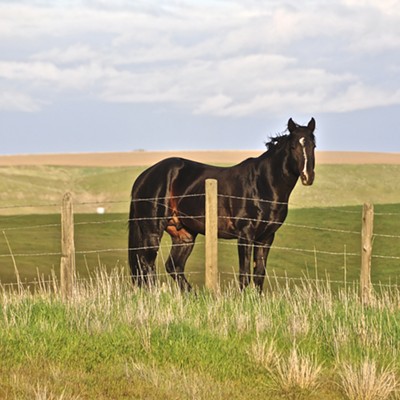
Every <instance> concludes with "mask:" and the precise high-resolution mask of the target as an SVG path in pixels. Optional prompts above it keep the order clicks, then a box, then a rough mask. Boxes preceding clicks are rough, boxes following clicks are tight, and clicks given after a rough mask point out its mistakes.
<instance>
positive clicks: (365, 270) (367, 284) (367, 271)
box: [0, 193, 400, 301]
mask: <svg viewBox="0 0 400 400" xmlns="http://www.w3.org/2000/svg"><path fill="white" fill-rule="evenodd" d="M194 196H196V197H200V196H201V197H204V196H205V193H203V194H195V195H189V196H172V197H174V198H177V197H180V198H182V197H194ZM222 197H229V198H230V199H231V200H240V201H252V202H254V199H253V198H246V197H237V196H225V195H222V194H218V195H215V199H214V201H215V202H216V203H217V199H218V198H222ZM168 199H169V198H146V199H136V200H133V201H146V202H160V201H161V200H168ZM71 201H72V199H71ZM257 201H258V202H260V203H263V202H269V203H273V202H271V201H269V200H263V199H257ZM107 203H110V204H111V203H112V204H116V203H127V201H126V200H116V201H106V202H97V201H90V202H88V201H85V202H79V201H76V202H75V204H76V205H77V206H87V205H90V206H93V205H100V204H101V205H106V204H107ZM162 204H164V203H162ZM22 207H24V206H22V205H18V206H12V205H6V206H1V207H0V210H1V209H7V210H10V209H16V210H18V209H20V208H22ZM25 207H29V208H35V207H36V208H40V207H46V208H50V207H58V208H59V207H60V204H57V203H48V204H44V203H41V204H29V205H26V206H25ZM364 209H365V207H364ZM337 211H338V212H346V213H357V214H359V211H350V210H337ZM364 211H365V210H364ZM71 214H72V215H73V213H71ZM373 215H374V213H373V210H372V221H373ZM375 215H377V216H380V217H396V216H398V215H400V213H389V212H388V213H382V212H380V213H375ZM171 217H172V216H171ZM184 217H185V218H194V219H204V220H205V218H206V215H195V216H189V215H185V216H184ZM162 218H165V216H163V217H140V218H136V219H135V220H137V221H146V220H154V219H162ZM226 218H228V217H226V216H222V215H221V216H217V221H216V226H217V225H218V219H220V220H223V219H226ZM229 218H230V219H231V220H236V221H239V220H242V221H246V222H250V223H251V222H264V223H269V224H282V223H280V222H276V221H267V220H263V221H260V220H259V219H252V218H246V217H229ZM365 218H366V217H365V212H364V213H363V216H362V219H363V221H364V220H365ZM128 222H129V219H108V220H105V221H79V222H73V223H72V229H73V228H74V227H79V226H85V225H95V226H101V225H107V224H116V223H117V224H120V223H121V224H124V225H125V226H127V224H128ZM367 224H369V225H368V226H369V228H365V227H364V225H363V228H362V230H361V231H357V230H351V229H349V230H346V229H337V228H329V227H322V226H316V225H308V224H307V225H306V224H294V223H288V222H285V223H284V225H285V226H288V227H291V228H295V229H304V230H312V231H316V232H318V233H332V234H346V235H352V236H359V237H360V240H362V243H361V244H360V252H347V251H344V252H338V251H330V250H317V249H315V248H314V249H306V248H301V247H288V246H279V245H273V246H272V248H273V249H274V250H276V251H282V252H290V253H300V254H308V255H313V256H315V257H317V256H318V255H325V256H332V257H334V256H335V257H336V256H337V257H344V258H346V257H359V258H361V259H362V258H363V251H364V249H366V248H368V252H369V254H368V255H367V256H366V258H365V260H364V261H363V262H362V264H361V265H364V267H363V266H362V267H361V268H360V271H361V274H360V275H361V278H360V287H361V290H362V292H363V293H367V294H365V295H364V296H366V300H365V301H368V296H369V295H368V293H369V292H370V291H371V288H372V284H371V262H372V260H373V259H386V260H395V261H400V256H397V255H383V254H374V253H372V242H373V240H374V239H375V238H383V239H385V238H386V239H387V238H390V239H400V235H396V234H389V233H373V227H372V223H371V220H370V221H369V222H367ZM48 228H56V229H57V231H58V232H59V234H60V233H61V231H62V229H63V224H62V223H61V222H60V223H49V224H33V225H29V226H22V227H21V226H6V227H3V228H1V227H0V230H1V231H2V233H3V236H4V238H5V241H6V242H7V244H8V250H9V251H8V253H7V252H5V253H3V254H0V261H1V260H2V259H5V258H11V259H12V262H13V265H14V269H15V275H16V282H9V283H5V284H3V286H10V287H11V286H16V287H20V286H21V285H35V284H38V282H39V281H40V279H36V280H31V281H23V280H21V278H20V277H19V273H18V269H17V266H16V262H15V259H16V258H20V257H21V258H22V257H58V258H59V259H60V260H61V259H63V257H64V258H65V256H66V254H65V251H64V250H63V249H61V250H60V251H47V252H46V251H43V252H40V251H37V252H29V251H27V252H16V253H13V251H12V249H11V247H10V245H9V243H8V239H7V233H8V232H13V231H29V230H38V231H42V230H44V229H48ZM364 229H369V230H370V234H369V235H368V238H363V230H364ZM236 239H237V237H236ZM72 240H74V237H73V235H72ZM206 240H207V235H206ZM213 240H216V239H213ZM364 240H367V242H364ZM204 243H205V242H197V244H198V245H199V244H201V245H204ZM218 243H219V246H238V244H237V243H233V242H231V241H224V242H218ZM183 245H185V244H175V245H174V244H169V245H165V244H161V245H160V247H159V246H157V250H159V257H161V259H162V261H163V262H165V259H164V254H163V251H164V250H165V249H167V250H170V249H171V247H172V246H183ZM240 245H241V246H253V245H251V244H242V243H241V244H240ZM209 246H210V245H209V244H206V248H207V247H209ZM255 246H256V247H257V246H261V244H257V243H256V244H255ZM154 247H155V246H154ZM154 247H153V246H150V247H149V246H147V247H140V248H135V249H130V250H141V249H149V248H153V249H154ZM128 250H129V249H128V246H126V247H118V248H115V247H110V248H97V249H90V248H89V249H83V250H76V249H75V248H74V246H73V247H72V249H70V253H71V254H73V257H75V255H80V256H83V257H85V256H86V255H90V254H97V255H99V254H103V253H115V254H116V253H125V254H127V253H128ZM71 257H72V256H71V255H70V258H71ZM214 258H215V256H214ZM209 263H210V262H209V261H206V262H205V264H206V267H205V269H204V268H203V269H202V271H201V270H199V271H194V272H191V274H203V273H205V272H204V270H205V271H207V270H208V269H209V267H207V264H209ZM217 263H218V260H217V259H216V260H215V261H213V262H212V268H214V270H213V271H214V272H213V276H214V278H212V279H213V282H214V281H215V279H217V280H218V281H217V284H219V281H220V280H223V279H224V278H227V279H228V280H231V281H232V280H234V281H238V273H236V272H233V271H232V272H229V271H219V270H218V266H217ZM60 264H62V262H60ZM60 269H62V267H60ZM67 269H68V268H67ZM215 271H217V273H215ZM363 274H364V277H362V276H363ZM61 275H62V274H61ZM64 275H65V273H64ZM74 275H75V277H76V273H75V271H73V275H72V276H74ZM167 275H168V274H167V272H165V273H162V272H157V276H158V277H160V276H167ZM215 276H216V277H217V278H215ZM60 279H61V280H62V279H64V278H63V277H62V276H61V278H60ZM67 279H72V278H67ZM267 279H269V277H268V275H267ZM273 279H274V280H279V279H284V280H286V281H288V280H289V281H293V282H295V281H299V280H301V279H303V278H298V277H288V276H277V275H275V274H274V275H273ZM307 279H314V280H315V281H318V277H317V276H316V277H315V278H310V277H307ZM206 280H207V278H206ZM42 282H43V281H42ZM331 282H333V283H338V284H339V283H341V284H346V280H345V279H344V280H331ZM71 284H72V283H70V284H69V286H68V285H67V286H68V287H70V286H71ZM60 286H61V287H63V283H61V285H60ZM381 286H393V285H392V284H389V285H381ZM395 286H397V285H395ZM362 288H363V289H362ZM63 290H66V293H68V292H69V291H70V289H63ZM66 296H68V294H66Z"/></svg>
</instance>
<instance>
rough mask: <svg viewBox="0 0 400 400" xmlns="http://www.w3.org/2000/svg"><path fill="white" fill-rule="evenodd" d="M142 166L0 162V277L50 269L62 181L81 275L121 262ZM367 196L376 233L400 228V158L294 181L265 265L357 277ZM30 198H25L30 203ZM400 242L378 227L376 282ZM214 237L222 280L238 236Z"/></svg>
mask: <svg viewBox="0 0 400 400" xmlns="http://www.w3.org/2000/svg"><path fill="white" fill-rule="evenodd" d="M142 170H143V168H65V167H31V168H27V167H21V168H17V167H10V168H5V167H4V168H0V189H1V190H0V230H1V231H2V233H1V236H2V237H0V280H1V281H2V282H3V283H7V282H15V280H16V278H15V267H14V261H15V264H16V266H17V268H18V270H19V273H20V275H21V278H22V279H23V280H24V281H28V282H29V281H32V280H34V279H35V278H37V276H38V274H39V275H40V276H42V275H44V276H49V275H50V273H51V270H52V269H53V270H55V271H56V273H57V271H58V269H59V262H60V261H59V259H60V256H59V253H60V216H59V214H58V213H59V210H60V199H61V197H62V195H63V193H64V192H65V191H67V190H70V191H72V192H73V195H74V200H75V205H74V209H75V212H76V215H75V222H76V227H75V237H76V250H77V266H78V271H79V273H80V275H81V276H85V275H87V271H88V270H91V271H92V270H93V269H95V268H96V267H98V266H104V265H105V266H106V267H108V268H109V269H111V268H113V267H115V266H118V265H119V266H122V267H125V266H126V260H127V255H126V253H127V218H128V217H127V213H128V208H129V192H130V187H131V184H132V181H133V180H134V178H135V177H136V176H137V175H138V173H140V172H141V171H142ZM382 177H384V179H382ZM364 201H371V202H373V203H374V204H375V211H376V212H377V215H376V217H375V233H377V234H382V235H393V236H400V225H399V224H398V223H397V221H398V219H397V217H396V215H400V205H399V203H400V166H397V165H392V166H387V165H360V166H342V165H330V166H329V165H322V166H320V167H319V168H318V169H317V179H316V182H315V185H314V186H312V187H303V186H301V185H300V184H299V185H298V186H297V187H296V188H295V190H294V193H293V196H292V199H291V207H290V212H289V216H288V219H287V221H286V223H285V224H284V226H283V227H282V228H281V229H280V230H279V232H278V234H277V237H276V240H275V243H274V249H273V250H272V251H271V255H270V260H269V267H268V271H269V272H270V274H272V273H273V272H274V273H275V274H276V275H278V276H285V275H287V276H289V277H292V278H301V277H304V276H310V277H315V276H316V275H317V276H318V277H322V278H325V277H326V276H327V275H328V276H329V277H330V278H331V279H332V280H336V281H343V280H344V279H347V280H348V281H353V280H358V270H359V265H360V257H359V254H360V235H359V234H357V232H360V230H361V205H362V203H363V202H364ZM390 203H393V204H390ZM27 205H28V206H31V207H28V208H26V206H27ZM33 205H36V206H38V205H39V207H33ZM15 206H18V207H15ZM98 206H103V207H105V208H106V213H105V214H104V215H98V214H95V213H94V212H95V210H96V208H97V207H98ZM312 228H314V229H312ZM315 228H316V229H315ZM338 231H339V232H338ZM341 231H345V232H341ZM198 242H199V244H198V245H197V246H196V248H195V251H194V254H193V255H192V256H191V258H190V259H189V262H188V266H187V271H188V272H189V275H190V280H191V281H192V282H193V283H194V284H196V285H202V283H203V280H204V279H203V263H204V262H203V260H204V256H203V253H204V248H203V247H204V246H203V244H202V243H203V242H204V239H203V237H199V239H198ZM398 243H399V239H398V238H396V237H392V238H390V237H382V236H377V237H375V240H374V255H375V258H374V260H373V268H372V270H373V272H372V277H373V281H374V282H375V283H379V282H382V283H385V284H387V283H396V282H397V281H398V280H399V278H400V270H399V268H398V265H399V260H398V259H397V258H396V257H399V256H400V253H399V252H398ZM168 245H169V240H168V239H166V240H164V242H163V246H162V248H161V252H160V257H159V259H158V262H157V268H158V272H159V273H160V274H164V273H165V272H164V268H163V260H165V259H166V258H167V256H168ZM219 247H220V250H219V251H220V270H221V272H222V273H223V275H222V281H223V282H225V281H226V282H230V281H232V280H233V279H234V275H233V273H236V272H237V264H238V262H237V255H236V253H237V251H236V245H235V242H234V241H222V242H221V243H220V246H219ZM291 249H297V250H291ZM332 253H333V254H332ZM11 254H12V255H14V260H13V259H12V257H11ZM31 254H34V256H31ZM379 256H384V257H386V258H381V257H379ZM391 257H392V258H391Z"/></svg>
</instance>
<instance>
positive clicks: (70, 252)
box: [60, 193, 76, 299]
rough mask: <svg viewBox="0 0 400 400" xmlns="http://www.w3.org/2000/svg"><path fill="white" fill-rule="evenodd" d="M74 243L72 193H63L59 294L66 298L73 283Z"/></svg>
mask: <svg viewBox="0 0 400 400" xmlns="http://www.w3.org/2000/svg"><path fill="white" fill-rule="evenodd" d="M75 277H76V273H75V243H74V214H73V208H72V195H71V193H65V195H64V197H63V200H62V207H61V266H60V286H61V295H62V297H63V298H64V299H68V298H69V297H71V295H72V291H73V287H74V284H75Z"/></svg>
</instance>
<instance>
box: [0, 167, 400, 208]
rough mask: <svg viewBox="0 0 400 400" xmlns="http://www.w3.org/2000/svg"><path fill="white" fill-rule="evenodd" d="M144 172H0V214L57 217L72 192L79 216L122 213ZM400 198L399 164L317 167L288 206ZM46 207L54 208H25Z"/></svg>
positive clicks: (85, 169)
mask: <svg viewBox="0 0 400 400" xmlns="http://www.w3.org/2000/svg"><path fill="white" fill-rule="evenodd" d="M143 170H144V167H119V168H100V167H49V166H43V167H37V166H32V167H0V213H1V214H2V215H4V214H20V213H23V214H31V213H38V212H39V213H47V214H48V213H57V212H59V206H58V204H60V203H61V199H62V196H63V194H64V193H65V192H67V191H70V192H72V194H73V196H74V201H75V209H76V211H77V212H78V213H79V212H84V213H92V212H95V210H96V207H97V205H95V204H82V203H93V202H99V203H100V204H99V205H104V206H105V207H106V210H107V211H108V212H119V213H120V212H126V210H127V209H128V206H129V195H130V190H131V187H132V183H133V181H134V180H135V179H136V177H137V176H138V175H139V173H140V172H141V171H143ZM399 193H400V165H319V166H317V168H316V179H315V183H314V185H313V186H311V187H307V188H306V187H303V186H301V184H298V185H297V186H296V188H295V189H294V191H293V194H292V197H291V206H292V208H313V207H322V208H324V207H336V206H350V205H361V204H362V203H364V202H372V203H375V204H389V203H400V195H399ZM110 202H117V203H110ZM46 204H54V206H51V207H39V208H37V207H36V208H35V207H27V206H28V205H32V206H33V205H46ZM15 206H17V207H18V208H15ZM9 207H11V208H9Z"/></svg>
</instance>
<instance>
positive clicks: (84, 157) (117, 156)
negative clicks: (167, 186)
mask: <svg viewBox="0 0 400 400" xmlns="http://www.w3.org/2000/svg"><path fill="white" fill-rule="evenodd" d="M261 153H262V151H258V150H247V151H233V150H232V151H230V150H226V151H215V150H212V151H131V152H121V153H74V154H33V155H12V156H0V166H17V165H63V166H83V167H96V166H98V167H123V166H142V165H143V166H146V165H152V164H155V163H156V162H158V161H160V160H162V159H164V158H168V157H183V158H189V159H191V160H195V161H199V162H203V163H209V164H236V163H238V162H240V161H242V160H244V159H246V158H248V157H258V156H259V155H260V154H261ZM316 157H317V163H318V164H400V153H366V152H365V153H364V152H338V151H319V152H317V155H316Z"/></svg>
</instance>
